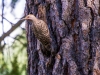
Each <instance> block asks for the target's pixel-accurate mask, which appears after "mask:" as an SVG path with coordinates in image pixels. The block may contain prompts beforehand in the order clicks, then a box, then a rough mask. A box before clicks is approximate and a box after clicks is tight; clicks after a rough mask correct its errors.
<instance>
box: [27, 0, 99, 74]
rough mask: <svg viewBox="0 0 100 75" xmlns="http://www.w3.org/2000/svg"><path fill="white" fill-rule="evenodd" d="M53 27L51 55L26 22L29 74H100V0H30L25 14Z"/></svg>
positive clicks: (51, 29) (50, 27)
mask: <svg viewBox="0 0 100 75" xmlns="http://www.w3.org/2000/svg"><path fill="white" fill-rule="evenodd" d="M28 14H34V15H35V16H36V17H37V18H39V19H42V20H43V21H45V22H46V23H47V25H48V27H49V30H50V34H51V39H52V43H53V44H52V47H53V48H54V52H55V54H54V55H53V56H52V54H51V55H50V56H49V57H47V56H45V55H44V54H43V52H42V51H41V50H42V47H41V46H40V45H39V42H38V41H37V39H36V38H35V35H34V34H33V32H32V30H31V27H30V26H31V24H32V23H31V22H29V21H27V22H26V32H27V42H28V48H27V53H28V69H27V71H28V75H100V38H99V37H100V0H26V8H25V15H28Z"/></svg>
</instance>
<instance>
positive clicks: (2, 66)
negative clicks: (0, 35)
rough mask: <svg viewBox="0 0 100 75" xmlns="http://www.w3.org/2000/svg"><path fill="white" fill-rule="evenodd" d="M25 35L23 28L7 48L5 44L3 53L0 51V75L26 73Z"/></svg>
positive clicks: (21, 74) (22, 74) (23, 74)
mask: <svg viewBox="0 0 100 75" xmlns="http://www.w3.org/2000/svg"><path fill="white" fill-rule="evenodd" d="M25 37H26V35H25V30H22V34H21V35H17V36H16V37H15V38H14V39H15V40H14V42H13V43H12V45H11V46H10V48H9V49H7V48H8V47H7V45H6V46H5V49H4V51H3V53H2V52H0V75H26V67H27V52H26V46H27V45H26V38H25ZM7 50H8V51H7Z"/></svg>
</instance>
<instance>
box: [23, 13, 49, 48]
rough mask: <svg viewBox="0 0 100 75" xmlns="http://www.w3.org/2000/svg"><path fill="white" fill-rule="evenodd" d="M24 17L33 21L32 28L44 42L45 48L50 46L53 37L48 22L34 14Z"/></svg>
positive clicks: (36, 35)
mask: <svg viewBox="0 0 100 75" xmlns="http://www.w3.org/2000/svg"><path fill="white" fill-rule="evenodd" d="M23 19H25V20H30V21H31V22H32V26H31V28H32V31H33V33H34V34H35V37H36V38H37V39H38V40H39V41H40V42H41V43H42V45H43V46H44V47H45V48H48V47H50V43H51V39H50V33H49V29H48V26H47V24H46V23H45V22H44V21H43V20H40V19H37V18H36V17H35V16H34V15H33V14H29V15H27V16H26V17H25V18H23ZM47 50H50V49H47Z"/></svg>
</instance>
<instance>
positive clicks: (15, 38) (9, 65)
mask: <svg viewBox="0 0 100 75" xmlns="http://www.w3.org/2000/svg"><path fill="white" fill-rule="evenodd" d="M24 9H25V0H0V75H26V69H27V52H26V50H27V44H26V43H27V42H26V32H25V22H23V21H22V20H20V19H21V18H22V17H23V16H24Z"/></svg>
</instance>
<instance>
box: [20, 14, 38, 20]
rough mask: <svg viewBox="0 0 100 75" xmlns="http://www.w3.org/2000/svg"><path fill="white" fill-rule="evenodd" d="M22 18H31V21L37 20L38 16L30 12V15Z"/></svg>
mask: <svg viewBox="0 0 100 75" xmlns="http://www.w3.org/2000/svg"><path fill="white" fill-rule="evenodd" d="M22 20H31V21H35V20H37V18H36V17H35V16H34V15H33V14H29V15H27V16H26V17H25V18H23V19H22Z"/></svg>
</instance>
